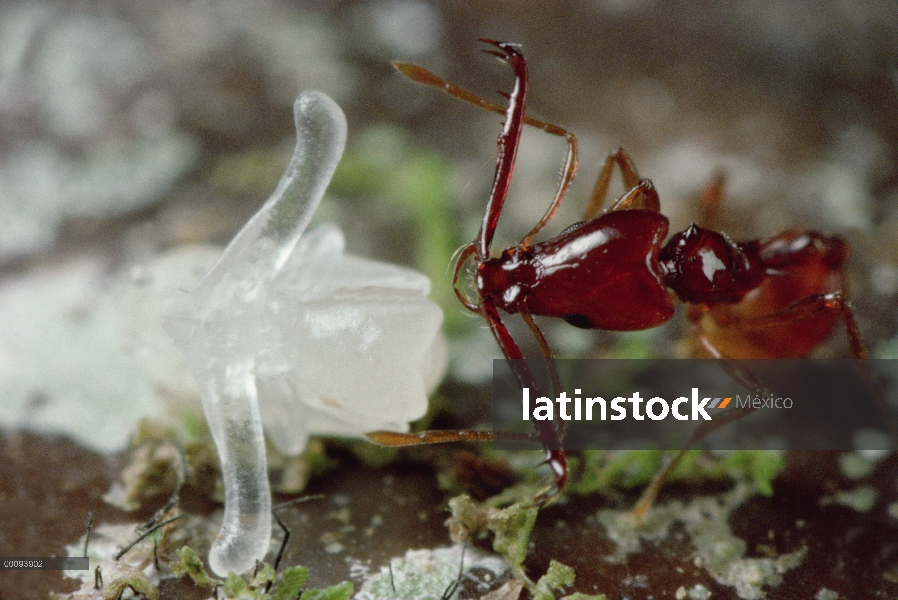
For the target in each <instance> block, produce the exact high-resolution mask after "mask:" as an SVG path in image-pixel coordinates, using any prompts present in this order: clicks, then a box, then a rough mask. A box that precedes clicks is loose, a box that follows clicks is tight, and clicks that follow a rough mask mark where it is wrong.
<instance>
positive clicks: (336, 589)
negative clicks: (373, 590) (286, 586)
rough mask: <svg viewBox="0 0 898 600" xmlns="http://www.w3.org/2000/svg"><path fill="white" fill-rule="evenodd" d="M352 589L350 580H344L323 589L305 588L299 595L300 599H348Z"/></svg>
mask: <svg viewBox="0 0 898 600" xmlns="http://www.w3.org/2000/svg"><path fill="white" fill-rule="evenodd" d="M353 589H354V588H353V587H352V584H351V583H350V582H348V581H344V582H343V583H338V584H337V585H332V586H329V587H326V588H324V589H323V590H306V591H304V592H303V593H302V596H300V600H349V597H350V596H352V592H353Z"/></svg>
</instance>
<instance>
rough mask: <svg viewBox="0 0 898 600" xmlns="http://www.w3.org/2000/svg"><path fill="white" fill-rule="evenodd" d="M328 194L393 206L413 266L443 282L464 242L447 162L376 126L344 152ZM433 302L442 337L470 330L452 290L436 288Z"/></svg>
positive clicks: (392, 129)
mask: <svg viewBox="0 0 898 600" xmlns="http://www.w3.org/2000/svg"><path fill="white" fill-rule="evenodd" d="M330 191H331V192H332V193H335V194H340V195H343V196H349V197H353V196H355V197H359V198H366V199H370V198H371V197H373V196H375V197H377V199H378V202H386V203H387V204H393V205H394V206H397V207H398V208H400V209H401V211H402V214H403V215H404V216H405V217H406V218H409V219H411V225H412V227H413V229H414V231H413V234H414V235H413V237H414V239H415V240H416V245H415V248H414V256H415V266H416V267H417V268H418V269H419V270H421V271H422V272H423V273H424V274H425V275H427V276H428V277H430V279H431V280H432V281H436V282H443V281H445V279H446V268H447V260H448V259H449V257H450V256H452V254H453V253H454V252H455V250H456V248H458V247H459V246H460V245H461V244H462V243H463V242H462V240H461V237H460V235H459V232H458V227H457V221H458V219H457V218H456V217H455V215H454V214H453V211H452V208H451V207H452V199H451V198H450V196H449V165H448V163H447V161H446V160H445V159H443V158H442V157H440V156H439V155H436V154H434V153H431V152H427V151H425V150H423V149H421V148H418V147H415V146H414V145H413V144H412V143H411V140H410V139H409V138H408V136H406V135H405V134H404V133H403V132H402V131H401V130H400V129H398V128H395V127H390V126H383V125H381V126H375V127H372V128H370V129H368V130H367V131H365V132H363V133H362V135H361V136H359V137H358V138H357V139H356V140H355V141H354V142H353V143H351V144H350V146H349V147H348V148H347V149H346V152H345V154H344V155H343V159H342V160H341V161H340V164H339V166H338V167H337V171H336V173H334V179H333V181H332V182H331V187H330ZM431 297H432V298H433V299H434V301H435V302H436V303H437V304H439V305H440V306H442V307H443V308H444V309H448V308H450V307H451V308H452V309H453V310H447V311H446V315H445V319H446V320H445V322H444V324H443V328H444V331H446V332H447V333H448V334H449V335H456V334H459V333H460V332H463V331H466V330H468V329H470V327H471V323H470V319H464V318H463V313H462V311H460V310H458V309H457V308H458V301H457V300H456V298H455V294H454V292H453V291H452V288H451V286H449V285H442V284H438V285H435V286H434V289H433V292H432V293H431Z"/></svg>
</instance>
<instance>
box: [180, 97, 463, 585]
mask: <svg viewBox="0 0 898 600" xmlns="http://www.w3.org/2000/svg"><path fill="white" fill-rule="evenodd" d="M294 111H295V118H296V129H297V143H296V149H295V151H294V153H293V158H292V159H291V161H290V164H289V165H288V167H287V170H286V172H285V173H284V176H283V178H282V179H281V181H280V183H279V184H278V186H277V188H276V189H275V191H274V193H273V194H272V196H271V198H269V200H268V201H267V202H266V203H265V204H264V205H263V206H262V208H261V209H260V210H259V212H258V213H256V214H255V215H254V216H253V217H252V218H251V219H250V221H249V222H248V223H247V224H246V225H245V226H244V227H243V229H242V230H241V231H240V232H239V233H238V234H237V236H236V237H235V238H234V239H233V241H231V243H230V244H229V245H228V247H227V248H226V249H225V250H224V252H223V253H222V254H221V256H220V257H219V258H218V260H217V262H215V263H214V264H213V265H212V267H211V269H210V270H209V271H208V272H207V273H206V275H205V276H204V277H203V278H202V279H201V280H200V282H199V283H198V284H197V285H196V287H195V288H194V289H193V290H192V291H190V292H189V293H188V294H187V298H186V299H183V301H182V300H179V301H178V302H176V303H175V304H176V306H177V307H178V308H176V309H174V310H173V311H172V312H171V313H169V316H168V318H167V322H166V328H167V329H168V331H169V333H170V334H171V336H172V337H173V338H174V340H175V342H176V344H177V345H178V346H179V347H180V348H181V349H183V350H184V352H185V354H186V358H187V363H188V367H189V369H190V371H191V372H192V373H193V376H194V378H195V379H196V382H197V384H198V386H199V391H200V396H201V398H202V402H203V409H204V411H205V414H206V419H207V420H208V423H209V428H210V430H211V431H212V435H213V438H214V440H215V443H216V445H217V447H218V453H219V457H220V459H221V465H222V475H223V479H224V488H225V511H224V521H223V523H222V527H221V530H220V532H219V534H218V536H217V537H216V539H215V541H214V542H213V544H212V548H211V550H210V552H209V566H210V567H211V568H212V570H213V571H214V572H215V573H217V574H219V575H222V576H223V575H226V574H227V573H228V572H229V571H233V572H235V573H242V572H244V571H246V570H248V569H250V568H252V566H253V565H254V564H255V563H256V561H257V560H261V559H262V558H263V556H264V555H265V553H266V552H267V551H268V549H269V543H270V539H271V493H270V490H269V486H268V478H267V471H266V462H265V443H264V439H263V434H262V429H263V425H264V426H265V428H266V431H267V433H268V435H269V438H270V439H271V441H272V443H273V444H274V445H275V446H276V447H277V448H278V450H280V451H282V452H284V453H286V454H297V453H299V452H301V451H302V450H303V449H304V448H305V446H306V442H307V440H308V437H309V435H313V434H319V435H321V434H323V435H353V436H360V435H361V434H362V433H364V432H365V431H369V430H371V429H377V428H387V429H395V430H402V431H407V430H408V422H409V421H411V420H414V419H417V418H420V417H421V416H423V414H424V412H425V411H426V409H427V393H428V392H429V391H430V390H431V389H432V388H433V387H434V386H435V385H436V383H437V382H438V380H439V378H440V377H441V376H442V372H443V368H444V366H445V351H444V348H443V339H442V337H441V335H440V324H441V323H442V318H443V315H442V311H441V310H440V309H439V308H438V307H437V306H436V305H435V304H434V303H432V302H431V301H430V300H428V299H427V294H428V293H429V291H430V281H429V280H428V279H427V277H425V276H424V275H421V274H419V273H417V272H415V271H412V270H410V269H405V268H401V267H397V266H394V265H390V264H385V263H380V262H375V261H372V260H367V259H363V258H359V257H354V256H350V255H346V254H344V240H343V235H342V233H341V232H340V230H339V229H337V228H336V227H334V226H322V227H319V228H317V229H315V230H313V231H310V232H308V233H305V229H306V227H307V226H308V224H309V221H310V220H311V217H312V213H313V212H314V211H315V208H316V207H317V206H318V203H319V202H320V201H321V198H322V196H323V195H324V192H325V189H326V188H327V185H328V183H329V182H330V179H331V176H332V175H333V173H334V169H335V168H336V166H337V163H338V161H339V160H340V156H341V154H342V153H343V148H344V146H345V143H346V118H345V116H344V115H343V112H342V111H341V110H340V107H339V106H337V105H336V103H334V101H333V100H331V99H330V98H328V97H327V96H325V95H324V94H322V93H320V92H305V93H303V94H301V95H300V96H299V98H297V100H296V103H295V105H294Z"/></svg>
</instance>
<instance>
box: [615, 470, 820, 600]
mask: <svg viewBox="0 0 898 600" xmlns="http://www.w3.org/2000/svg"><path fill="white" fill-rule="evenodd" d="M751 493H752V487H751V486H750V485H748V484H746V483H740V484H737V485H736V487H735V488H734V489H733V490H732V491H730V492H728V493H726V494H723V495H720V496H716V497H698V498H693V499H692V500H690V501H689V502H688V503H684V502H681V501H672V502H668V503H665V504H660V505H657V506H654V507H653V508H652V509H651V510H650V511H649V513H648V515H647V517H646V519H645V521H644V522H643V523H641V524H637V523H635V521H634V520H633V519H632V517H631V515H630V514H629V513H628V512H623V511H615V510H604V511H600V512H599V514H598V518H599V521H600V522H601V523H602V525H604V527H605V529H606V531H607V534H608V537H609V538H610V539H611V540H612V541H614V542H615V544H616V546H617V548H616V550H615V552H614V554H613V555H612V556H611V557H609V559H610V560H612V561H613V562H621V561H623V560H624V559H625V558H626V557H627V555H629V554H632V553H634V552H637V551H639V550H640V548H641V545H642V542H643V541H644V540H645V541H659V540H662V539H665V538H666V537H667V535H668V533H669V531H670V528H671V526H672V525H673V524H674V523H677V522H679V523H682V524H683V526H684V528H685V529H686V531H687V532H688V533H689V535H690V537H691V538H692V543H693V545H694V546H695V551H696V564H701V565H702V566H703V567H704V568H705V569H706V570H707V571H708V573H710V574H711V576H712V577H714V579H715V580H716V581H717V582H718V583H720V584H722V585H727V586H731V587H733V588H734V589H735V591H736V594H737V595H738V596H739V597H740V598H742V599H743V600H758V599H760V598H763V597H765V592H764V587H766V586H775V585H778V584H779V583H781V582H782V579H783V575H784V574H785V573H786V572H788V571H789V570H791V569H794V568H795V567H797V566H798V565H799V564H800V563H801V560H802V558H803V557H804V554H805V552H806V548H799V549H798V550H796V551H794V552H789V553H786V554H782V555H780V556H778V557H776V558H745V554H746V544H745V541H744V540H742V539H741V538H739V537H737V536H736V535H734V534H733V532H732V530H731V529H730V526H729V517H730V515H731V514H732V512H733V511H734V510H735V509H736V508H737V507H738V506H740V505H741V504H742V503H743V502H744V501H745V500H746V499H748V498H749V497H750V496H751Z"/></svg>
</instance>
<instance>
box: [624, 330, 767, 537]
mask: <svg viewBox="0 0 898 600" xmlns="http://www.w3.org/2000/svg"><path fill="white" fill-rule="evenodd" d="M695 329H696V334H695V335H696V336H697V337H698V339H699V340H700V341H701V343H702V346H704V348H705V350H707V352H708V354H710V355H711V356H712V358H713V359H716V360H718V361H721V362H719V364H720V366H721V368H722V369H724V370H725V371H726V372H727V373H728V374H729V375H730V377H732V378H733V379H734V380H735V381H736V382H737V383H739V384H741V385H742V386H743V387H745V388H747V389H749V390H750V391H751V392H752V394H755V395H759V396H761V397H765V398H766V397H769V396H770V395H771V394H770V391H769V390H768V389H767V388H766V387H765V386H764V384H763V383H762V382H761V381H760V380H759V379H758V378H757V377H756V376H755V375H754V373H752V372H751V371H750V370H749V369H747V368H745V367H743V366H742V365H740V364H739V363H738V362H736V361H733V360H725V361H724V360H723V359H729V358H730V357H728V356H726V355H724V354H723V353H721V352H720V351H719V350H718V349H717V348H716V347H715V346H714V345H713V344H712V343H711V341H710V340H708V339H707V338H706V337H705V336H703V335H702V334H701V333H699V332H698V328H697V327H696V328H695ZM754 411H755V408H754V407H752V406H744V407H738V408H732V409H730V410H728V411H726V412H725V413H723V414H722V415H719V416H716V417H715V418H714V420H713V421H707V422H705V423H703V424H702V425H700V426H699V427H697V428H696V429H695V431H693V432H692V436H690V438H689V440H688V441H687V442H686V443H685V444H683V447H682V448H681V449H680V450H679V451H678V452H677V454H676V455H675V456H674V457H673V459H672V460H671V461H670V462H669V463H667V465H665V466H664V467H663V468H661V469H660V470H659V471H658V472H657V473H656V474H655V476H654V477H653V478H652V481H651V483H649V486H648V487H647V488H646V489H645V491H644V492H643V493H642V496H640V498H639V501H638V502H637V503H636V506H634V507H633V510H632V511H631V512H630V514H631V515H632V517H633V519H634V520H635V521H636V522H637V523H642V522H643V521H644V520H645V517H646V515H647V514H648V512H649V509H650V508H651V507H652V504H654V502H655V499H656V498H657V497H658V493H659V492H660V491H661V488H662V486H663V485H664V482H665V481H667V478H668V477H669V476H670V474H671V472H672V471H673V470H674V467H676V466H677V464H679V462H680V460H682V458H683V457H684V456H685V455H686V452H688V451H689V449H690V448H691V447H692V446H693V445H695V444H696V443H698V442H700V441H701V440H703V439H704V438H705V437H707V436H708V435H710V434H711V433H713V432H714V431H717V430H718V429H720V428H721V427H726V426H727V425H729V424H730V423H735V422H736V421H738V420H739V419H742V418H745V417H746V416H748V415H749V414H751V413H752V412H754Z"/></svg>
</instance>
